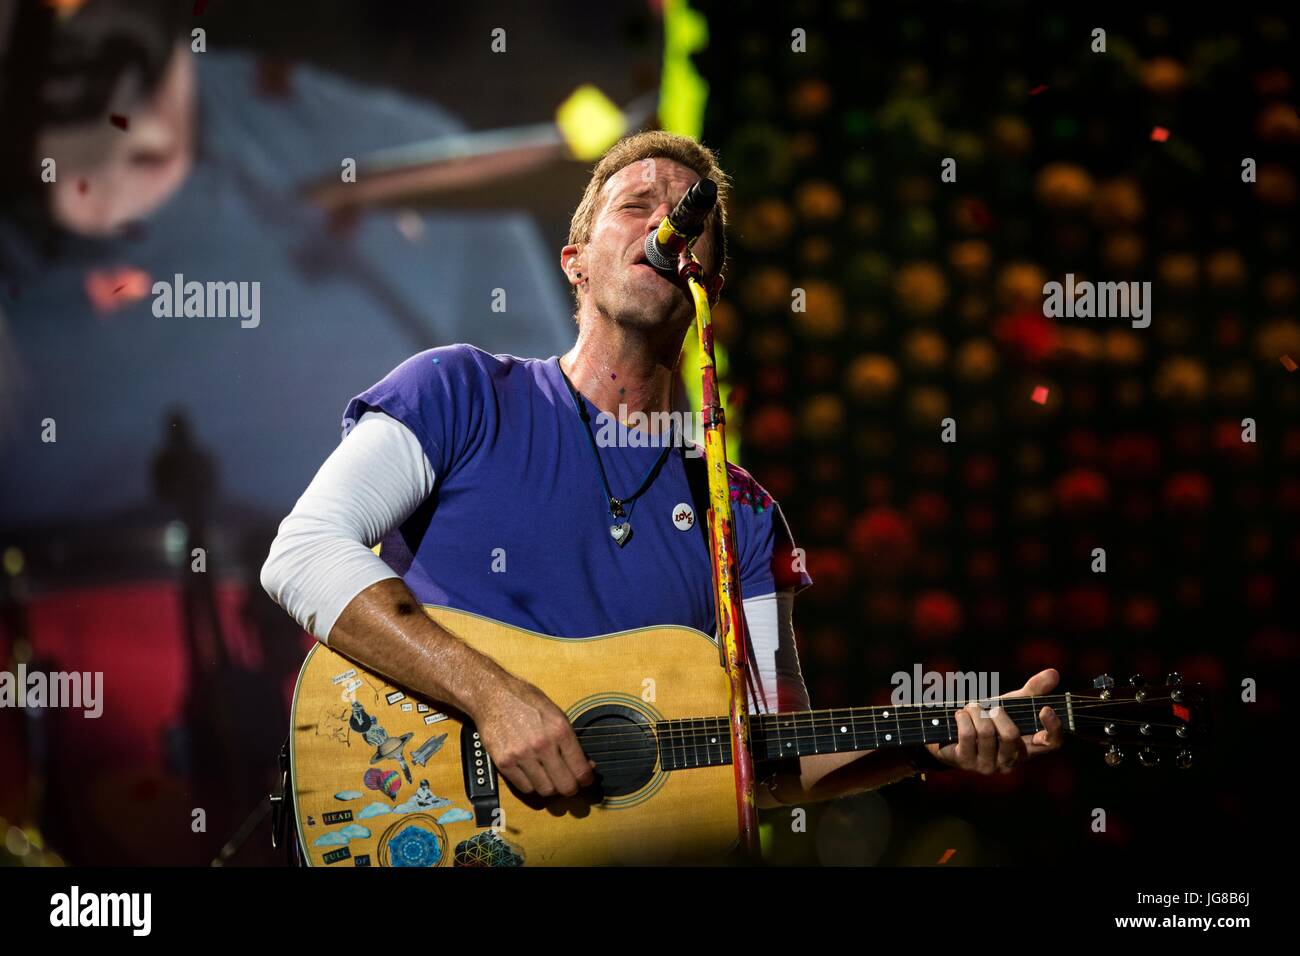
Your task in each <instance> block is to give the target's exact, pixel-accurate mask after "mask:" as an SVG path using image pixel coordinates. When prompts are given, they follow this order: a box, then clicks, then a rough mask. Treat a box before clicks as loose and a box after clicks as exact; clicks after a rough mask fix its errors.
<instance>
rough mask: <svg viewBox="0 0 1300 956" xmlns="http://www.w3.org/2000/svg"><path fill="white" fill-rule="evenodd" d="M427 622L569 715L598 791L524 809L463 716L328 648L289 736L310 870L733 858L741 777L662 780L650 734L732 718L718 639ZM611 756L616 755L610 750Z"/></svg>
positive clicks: (435, 613) (302, 680)
mask: <svg viewBox="0 0 1300 956" xmlns="http://www.w3.org/2000/svg"><path fill="white" fill-rule="evenodd" d="M426 612H427V613H428V614H429V616H430V617H431V618H433V619H434V620H435V621H437V622H438V623H439V624H441V625H443V626H444V627H446V628H447V629H448V630H449V631H451V632H452V633H454V634H455V635H457V636H458V637H459V638H460V639H461V640H463V641H465V642H466V643H467V644H469V645H470V646H471V647H473V648H475V649H476V650H478V651H480V652H481V653H483V654H485V655H487V656H488V657H491V658H492V659H494V660H495V661H497V662H498V663H499V664H501V666H502V667H504V668H505V669H506V670H508V671H510V672H511V673H513V674H515V675H516V676H518V677H520V678H521V679H523V680H526V681H529V682H530V683H533V684H535V685H536V686H537V687H539V688H540V689H541V690H542V691H543V692H544V693H545V694H546V695H547V696H548V697H550V698H551V700H553V701H554V702H555V703H556V704H557V705H558V706H559V707H560V708H561V709H562V710H564V711H565V712H566V713H567V714H568V717H569V720H570V722H571V723H572V724H573V725H574V728H575V730H576V731H577V733H578V737H579V740H580V741H581V742H582V744H583V748H584V750H586V751H587V753H588V755H589V756H591V757H592V759H593V760H595V761H596V763H597V773H598V774H599V775H600V783H599V784H598V787H597V788H593V789H592V791H590V792H586V793H580V794H579V795H578V796H575V797H562V796H560V797H553V798H550V799H541V798H539V797H537V796H536V795H524V794H520V793H517V792H516V791H515V790H514V789H513V788H512V787H511V785H510V784H509V783H508V782H507V781H506V779H505V778H504V777H503V776H501V775H499V774H497V773H496V771H495V768H494V767H493V766H492V765H491V760H490V758H489V757H488V756H487V754H486V752H485V751H483V750H482V749H481V743H479V742H478V741H477V740H476V739H475V738H474V736H473V735H474V733H475V728H474V727H473V726H472V725H469V724H467V719H466V718H465V717H464V716H463V715H461V714H459V713H458V712H454V711H450V710H444V708H442V707H441V706H440V705H438V704H435V703H432V702H429V701H424V700H421V699H420V698H418V697H416V696H413V695H412V694H410V693H409V692H407V691H406V690H405V689H403V688H399V687H396V686H393V685H392V684H390V683H389V682H388V681H386V680H385V679H384V678H381V677H377V676H375V675H372V674H370V673H368V672H367V671H365V670H364V669H362V668H361V667H359V666H357V665H356V664H354V663H353V662H351V661H349V660H348V659H347V658H344V657H342V656H341V655H339V654H337V653H335V652H334V651H332V650H330V649H329V648H328V647H326V646H324V645H320V644H318V645H317V646H316V647H315V648H313V649H312V651H311V652H310V653H309V654H308V655H307V660H306V662H305V663H304V664H303V668H302V672H301V674H300V675H299V677H298V685H297V688H296V690H295V693H294V700H293V714H292V724H291V726H292V733H291V736H290V740H291V763H292V789H293V799H294V806H295V810H296V819H297V827H298V838H299V842H300V845H301V847H302V852H303V856H304V857H305V858H306V859H307V861H308V862H309V864H310V865H313V866H319V865H330V866H367V865H369V866H466V865H476V866H519V865H525V866H587V865H604V864H672V863H698V862H709V861H715V862H716V861H719V860H721V859H722V858H723V857H724V856H725V855H726V853H727V852H728V851H729V850H730V849H731V848H732V847H734V846H735V844H736V842H737V836H738V829H737V827H738V820H737V810H736V790H735V780H734V775H733V769H732V767H731V765H730V764H729V763H728V764H725V765H721V766H699V767H693V768H691V769H690V770H689V772H686V771H681V770H664V769H663V767H662V765H661V763H660V761H659V760H658V757H657V753H658V751H657V747H656V745H655V742H654V739H653V735H652V733H651V731H650V726H651V725H652V724H653V723H655V722H658V721H664V720H675V719H683V718H691V717H695V716H697V715H700V714H725V713H726V712H727V709H728V700H729V696H728V688H727V679H726V672H725V670H724V669H723V668H722V667H721V666H720V664H719V657H718V647H717V644H716V643H715V642H714V641H713V639H712V638H710V637H709V636H708V635H706V634H704V633H702V632H700V631H696V630H693V629H691V628H686V627H654V628H641V629H639V630H633V631H622V632H620V633H617V634H610V635H605V636H601V637H594V638H585V639H581V640H573V639H563V638H553V637H548V636H546V635H543V634H537V633H534V632H531V631H526V630H523V629H521V628H516V627H511V626H509V625H505V624H501V623H498V622H496V621H492V620H490V619H488V618H484V617H480V616H478V615H474V614H469V613H466V612H462V611H456V610H451V609H448V608H438V607H430V608H426ZM615 744H617V747H618V752H617V753H615V752H614V751H612V750H608V751H603V750H602V748H604V747H611V746H613V745H615ZM480 761H481V762H480ZM408 774H409V777H408Z"/></svg>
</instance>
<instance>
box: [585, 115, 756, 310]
mask: <svg viewBox="0 0 1300 956" xmlns="http://www.w3.org/2000/svg"><path fill="white" fill-rule="evenodd" d="M654 158H662V159H671V160H672V161H673V162H675V163H680V164H681V165H683V166H685V167H686V168H687V169H691V170H694V171H695V172H697V173H699V175H700V177H701V178H708V179H712V180H713V181H714V182H715V183H717V184H718V205H717V206H716V207H715V208H714V210H713V212H712V213H711V214H710V215H709V226H708V227H709V228H710V229H712V230H713V248H714V249H715V250H716V252H717V259H718V261H717V268H715V269H714V270H713V272H714V274H715V275H722V274H723V270H725V269H726V267H727V198H728V197H729V196H730V194H731V179H730V177H728V176H727V174H726V173H725V172H723V170H722V167H721V166H719V165H718V157H717V156H716V155H715V154H714V152H713V150H711V149H709V148H708V147H707V146H702V145H701V144H699V143H697V142H696V141H695V140H693V139H691V138H690V137H689V136H679V135H677V134H676V133H667V132H664V131H663V130H647V131H645V132H643V133H633V134H632V135H631V136H625V137H623V138H622V139H620V140H619V141H618V142H617V143H615V144H614V145H613V146H611V147H610V148H609V149H608V150H606V151H605V155H604V156H602V157H601V158H600V162H598V163H597V164H596V168H595V169H593V170H592V173H591V181H590V182H588V183H587V190H586V192H584V193H583V194H582V201H581V202H579V203H578V208H577V209H575V210H574V211H573V219H571V220H570V221H569V243H570V245H577V244H578V243H583V242H586V241H587V240H588V239H590V238H591V228H592V226H593V225H594V224H595V222H596V211H597V208H596V207H597V205H598V204H599V202H600V191H601V190H602V189H604V188H605V184H606V183H607V182H609V180H610V178H611V177H613V176H614V175H615V174H616V173H617V172H618V171H619V170H621V169H623V168H625V167H627V166H630V165H631V164H632V163H636V162H640V161H642V160H645V159H654ZM574 295H575V297H576V295H577V289H576V288H575V289H574Z"/></svg>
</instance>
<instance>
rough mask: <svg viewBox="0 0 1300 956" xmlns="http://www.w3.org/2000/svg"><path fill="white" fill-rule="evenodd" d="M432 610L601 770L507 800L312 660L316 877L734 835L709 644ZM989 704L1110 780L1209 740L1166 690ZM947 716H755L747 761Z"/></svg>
mask: <svg viewBox="0 0 1300 956" xmlns="http://www.w3.org/2000/svg"><path fill="white" fill-rule="evenodd" d="M426 613H428V614H429V616H430V617H431V618H433V619H434V620H435V621H437V622H438V623H439V624H441V625H442V626H443V627H445V628H447V630H449V631H451V632H452V633H453V634H456V635H457V636H458V637H459V638H460V639H462V640H463V641H465V642H466V643H467V644H469V645H470V646H472V647H474V648H475V649H476V650H478V651H480V652H481V653H484V654H486V655H488V656H490V657H492V658H493V659H494V660H496V661H497V662H498V663H500V664H501V665H502V666H503V667H504V668H506V669H507V670H508V671H510V672H512V673H514V674H515V675H517V676H518V677H519V678H521V679H522V680H526V681H529V682H531V683H533V684H535V685H536V686H537V687H538V688H540V689H541V690H542V691H543V692H544V693H545V694H546V695H547V696H548V697H550V698H551V700H553V701H555V703H556V704H557V705H558V706H559V707H560V708H562V709H563V710H564V711H565V712H566V714H567V715H568V717H569V720H570V722H571V723H572V725H573V728H574V731H575V733H576V734H577V737H578V740H579V741H580V743H581V745H582V748H583V750H584V751H585V752H586V753H587V755H588V756H589V757H590V758H591V759H592V760H593V761H594V762H595V763H596V770H595V774H596V778H597V779H596V783H595V784H594V785H593V786H591V787H589V788H587V789H586V790H584V791H583V792H581V793H579V794H577V795H576V796H573V797H564V796H556V797H552V798H542V797H538V796H537V795H535V794H528V795H525V794H521V793H518V792H516V791H515V790H514V789H513V788H512V787H511V786H510V784H509V783H508V781H506V780H505V778H504V777H502V776H500V775H499V774H498V773H497V771H496V769H495V768H494V766H493V764H492V758H491V756H490V755H489V754H488V752H487V749H486V748H485V747H484V744H483V741H482V740H481V739H480V737H479V734H478V731H477V730H476V729H475V727H474V725H473V723H472V722H471V721H470V720H469V719H468V718H467V717H466V716H465V715H463V714H460V713H457V712H455V711H451V710H449V709H447V708H445V707H443V706H442V705H439V704H436V703H433V702H431V701H425V700H422V699H420V697H418V696H417V695H415V694H412V693H410V692H409V691H407V690H406V689H404V688H401V687H397V686H394V685H393V684H391V683H389V682H388V681H387V680H385V679H384V678H381V677H377V676H375V675H374V674H371V673H369V672H367V671H366V670H365V669H363V668H362V667H360V666H358V665H357V664H355V663H353V662H352V661H349V660H348V659H346V658H344V657H342V656H341V655H339V654H338V653H336V652H335V651H333V650H331V649H330V648H329V647H327V646H325V645H320V644H318V645H317V646H316V647H314V648H313V649H312V650H311V652H310V653H309V654H308V655H307V659H306V661H305V662H304V664H303V667H302V672H301V674H300V675H299V677H298V684H297V688H296V690H295V692H294V699H293V713H292V733H291V734H290V755H289V757H290V760H289V763H290V771H291V784H290V786H291V790H292V799H293V806H294V809H295V819H296V825H297V834H298V841H299V846H300V850H301V855H302V857H303V858H304V859H305V861H306V862H307V864H308V865H312V866H320V865H325V866H430V867H436V866H444V867H445V866H525V865H526V866H566V865H567V866H574V865H578V866H583V865H604V864H679V863H694V862H710V861H720V860H722V859H724V858H725V857H726V855H727V854H728V853H729V852H730V851H731V849H732V848H733V847H735V845H736V843H737V839H738V832H737V822H738V821H737V811H736V798H735V782H734V778H733V775H732V768H731V737H730V734H729V730H728V720H727V716H726V714H727V712H728V707H729V696H728V688H727V682H726V674H725V671H724V670H723V669H722V667H721V666H720V665H719V653H718V646H717V643H716V642H715V640H714V639H713V638H712V637H710V636H709V635H707V634H704V633H702V632H700V631H696V630H693V629H691V628H688V627H679V626H669V627H647V628H639V629H637V630H631V631H621V632H619V633H617V634H608V635H603V636H600V637H591V638H583V639H568V638H554V637H548V636H546V635H544V634H537V633H534V632H531V631H527V630H523V629H521V628H517V627H512V626H510V625H507V624H501V623H499V622H497V621H493V620H490V619H488V618H485V617H480V616H478V615H474V614H469V613H466V612H463V611H456V610H452V609H448V608H441V607H429V608H426ZM1133 684H1134V686H1131V687H1116V686H1115V683H1114V681H1113V680H1111V679H1110V678H1109V677H1101V678H1098V679H1097V680H1096V681H1095V682H1094V688H1093V689H1092V690H1091V691H1089V692H1086V693H1081V694H1071V693H1062V694H1051V695H1048V696H1045V697H1036V698H1028V697H1024V698H1010V699H1003V700H1002V701H1000V703H1001V705H1002V706H1003V707H1004V708H1005V710H1006V712H1007V714H1008V716H1010V717H1011V718H1012V720H1014V721H1015V723H1016V725H1017V726H1018V727H1019V728H1020V730H1021V732H1022V733H1025V734H1030V733H1034V732H1035V731H1037V730H1041V729H1042V728H1041V726H1040V725H1039V723H1038V713H1039V711H1041V710H1042V708H1043V706H1044V705H1047V706H1051V707H1052V708H1053V709H1054V710H1055V711H1056V713H1057V714H1058V715H1059V716H1060V718H1061V721H1062V724H1063V726H1064V728H1065V730H1066V731H1068V732H1070V733H1073V734H1075V735H1078V736H1080V737H1083V738H1089V739H1093V740H1096V741H1099V742H1103V743H1105V744H1107V745H1108V749H1107V751H1106V761H1107V763H1110V764H1112V765H1113V764H1116V763H1119V762H1120V761H1122V760H1123V759H1124V757H1125V755H1126V752H1127V751H1128V750H1130V749H1132V750H1136V752H1137V758H1138V761H1139V762H1140V763H1141V764H1143V765H1145V766H1151V765H1153V764H1155V763H1157V762H1158V761H1159V759H1160V753H1161V752H1162V751H1164V750H1172V751H1173V753H1174V762H1175V763H1176V764H1177V765H1179V766H1187V765H1189V764H1190V762H1191V760H1192V752H1191V746H1190V745H1191V744H1192V743H1193V742H1194V740H1195V738H1197V737H1199V736H1201V734H1203V733H1204V732H1205V730H1206V725H1207V713H1206V704H1205V699H1204V694H1203V693H1202V689H1201V688H1200V687H1199V686H1198V685H1184V684H1182V682H1181V679H1179V678H1178V676H1177V675H1170V676H1169V678H1167V679H1166V682H1165V683H1164V684H1161V685H1151V686H1144V685H1141V684H1140V682H1139V681H1138V680H1137V679H1136V678H1135V679H1134V682H1133ZM961 706H962V704H961V703H960V702H943V703H934V704H916V705H909V706H898V707H894V706H888V705H887V706H875V707H852V708H832V709H825V710H813V711H806V712H801V713H774V714H764V715H757V714H756V715H753V716H752V718H751V737H752V740H751V746H752V748H753V752H754V756H755V759H756V760H765V759H778V758H782V757H795V756H804V755H809V754H821V753H831V752H842V751H860V750H874V749H877V748H880V747H897V746H907V745H913V744H919V743H922V742H925V743H934V742H941V743H942V742H948V741H953V740H956V739H957V728H956V722H955V721H954V719H953V712H954V711H955V710H957V709H958V708H960V707H961Z"/></svg>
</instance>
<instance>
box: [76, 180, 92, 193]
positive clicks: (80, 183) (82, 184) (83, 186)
mask: <svg viewBox="0 0 1300 956" xmlns="http://www.w3.org/2000/svg"><path fill="white" fill-rule="evenodd" d="M88 189H90V183H88V182H86V181H85V180H84V179H78V180H77V192H79V193H81V195H83V196H84V195H86V190H88Z"/></svg>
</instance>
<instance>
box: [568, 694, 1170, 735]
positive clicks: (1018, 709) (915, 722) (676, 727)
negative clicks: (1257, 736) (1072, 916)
mask: <svg viewBox="0 0 1300 956" xmlns="http://www.w3.org/2000/svg"><path fill="white" fill-rule="evenodd" d="M1052 699H1053V697H1052V696H1047V697H1035V698H1033V700H1032V701H1031V700H1030V698H1027V697H1017V698H1010V699H1009V702H1010V706H1007V705H1003V709H1004V710H1006V711H1007V712H1008V716H1012V718H1013V720H1014V719H1015V717H1016V716H1019V717H1029V716H1033V717H1034V718H1035V719H1037V713H1038V711H1039V710H1040V709H1041V708H1042V707H1047V706H1052V705H1051V704H1050V703H1044V701H1050V700H1052ZM1083 701H1094V703H1086V702H1083ZM1164 701H1172V698H1169V697H1159V698H1148V699H1147V700H1146V701H1145V703H1146V704H1153V703H1161V702H1164ZM1130 703H1132V701H1130V700H1127V699H1124V700H1102V699H1100V698H1083V699H1082V700H1080V699H1074V700H1073V701H1072V707H1071V710H1072V711H1073V713H1074V714H1075V715H1076V717H1079V718H1080V719H1082V720H1089V719H1092V720H1104V719H1107V718H1103V717H1093V716H1091V715H1089V714H1086V713H1084V712H1085V711H1089V710H1098V709H1102V710H1104V709H1107V708H1111V707H1119V706H1123V705H1125V704H1130ZM910 706H914V705H903V707H899V706H896V705H881V706H879V707H864V708H825V709H821V710H815V711H790V712H786V713H780V714H752V715H751V717H750V719H751V721H755V720H757V721H759V722H760V723H761V725H762V726H764V727H765V728H767V729H774V730H776V731H777V733H776V736H778V737H779V736H781V731H782V730H785V731H786V732H793V733H794V734H795V736H796V739H798V737H799V736H800V735H801V734H802V733H804V732H807V733H815V732H816V728H817V727H821V728H822V729H823V730H824V729H825V728H826V727H828V726H831V725H832V724H835V723H841V722H844V723H854V724H856V723H857V722H858V720H859V719H860V718H858V717H857V716H856V715H858V714H861V713H862V712H864V711H872V710H878V711H881V712H882V713H884V712H886V711H890V710H895V711H899V710H903V709H904V708H905V707H910ZM923 706H924V707H926V708H933V709H932V710H930V711H928V713H929V714H931V715H933V713H934V712H935V711H938V710H941V709H942V710H943V711H944V714H945V717H946V716H947V714H948V712H949V708H950V707H952V706H953V705H951V704H933V705H931V704H926V705H923ZM1053 709H1055V708H1053ZM926 713H927V712H926V711H912V712H910V713H905V714H902V715H901V716H902V717H903V722H904V723H906V724H908V728H907V729H911V730H923V729H924V727H923V726H920V725H922V724H923V723H924V719H925V718H924V717H923V714H926ZM812 714H828V715H830V714H835V716H834V717H831V718H830V719H828V720H824V721H821V722H820V723H818V722H815V721H814V720H813V719H811V717H808V719H804V718H805V716H806V715H812ZM845 715H851V716H849V717H848V719H847V720H845V719H844V718H845ZM790 716H794V717H797V718H799V719H797V720H793V721H788V722H784V723H785V727H784V728H782V727H780V726H776V727H774V726H773V724H774V722H775V721H777V720H781V719H782V718H786V717H790ZM1058 716H1059V715H1058ZM862 719H865V718H862ZM883 719H884V720H888V721H894V722H895V724H896V725H897V724H898V719H897V718H895V717H884V718H883ZM954 719H955V718H954ZM1109 720H1110V721H1111V722H1114V723H1129V722H1131V723H1143V722H1146V723H1150V721H1139V720H1132V719H1125V718H1118V717H1111V718H1109ZM711 722H712V723H714V724H716V726H717V729H719V730H721V729H722V728H724V727H727V728H729V727H730V718H728V717H722V716H716V717H685V718H672V719H669V720H660V721H655V722H654V723H653V724H641V725H636V726H634V727H632V728H630V729H625V728H624V727H619V728H617V729H610V730H603V729H600V728H591V729H589V730H587V731H585V733H586V734H587V735H589V736H596V735H599V738H600V739H601V740H605V741H610V740H614V739H617V738H619V737H626V738H628V739H631V740H636V741H641V740H644V739H645V735H646V733H647V728H649V727H651V726H653V727H654V728H655V734H656V736H664V737H665V738H666V739H668V740H672V738H673V735H674V734H675V733H679V734H682V735H686V734H698V733H703V732H706V731H707V730H708V725H709V723H711ZM876 723H878V722H877V721H875V720H874V718H873V731H874V728H875V724H876ZM688 724H695V725H703V726H693V727H692V726H687V725H688ZM669 725H672V726H669ZM1152 726H1153V727H1157V726H1158V727H1162V728H1163V727H1175V728H1176V727H1179V726H1183V725H1180V724H1158V723H1153V724H1152ZM728 736H730V735H728ZM750 736H751V738H752V737H753V734H752V732H751V735H750Z"/></svg>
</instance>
